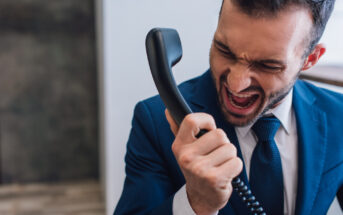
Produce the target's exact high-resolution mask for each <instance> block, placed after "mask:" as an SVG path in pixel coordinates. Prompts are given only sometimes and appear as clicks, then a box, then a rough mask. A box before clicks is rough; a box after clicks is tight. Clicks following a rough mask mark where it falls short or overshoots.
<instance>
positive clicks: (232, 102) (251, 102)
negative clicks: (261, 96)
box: [227, 90, 257, 109]
mask: <svg viewBox="0 0 343 215" xmlns="http://www.w3.org/2000/svg"><path fill="white" fill-rule="evenodd" d="M227 92H228V97H229V101H230V103H231V104H232V105H233V106H234V107H236V108H238V109H245V108H247V107H249V106H250V105H252V104H253V103H254V102H255V101H256V100H257V99H251V100H250V101H249V103H248V104H247V105H245V106H239V105H237V104H236V103H235V102H234V101H233V100H232V96H230V94H232V95H234V96H237V97H239V98H248V97H253V96H254V95H237V94H234V93H232V92H230V91H229V90H227Z"/></svg>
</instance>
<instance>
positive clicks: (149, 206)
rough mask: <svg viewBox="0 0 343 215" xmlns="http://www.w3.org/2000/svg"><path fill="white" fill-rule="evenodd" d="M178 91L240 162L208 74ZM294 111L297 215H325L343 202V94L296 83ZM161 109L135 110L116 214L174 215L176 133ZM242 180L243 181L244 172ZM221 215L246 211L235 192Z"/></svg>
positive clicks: (178, 177) (146, 104)
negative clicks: (225, 140) (224, 136)
mask: <svg viewBox="0 0 343 215" xmlns="http://www.w3.org/2000/svg"><path fill="white" fill-rule="evenodd" d="M180 90H181V92H182V94H183V95H184V97H185V99H186V101H187V102H188V103H189V105H190V107H191V109H192V110H193V111H194V112H206V113H209V114H211V115H212V116H213V117H214V118H215V120H216V123H217V127H219V128H222V129H224V131H225V132H226V133H227V135H228V137H229V139H230V141H231V142H232V143H233V144H235V145H236V147H237V149H238V155H239V156H240V157H241V158H242V155H241V152H240V149H239V144H238V140H237V137H236V134H235V130H234V127H233V126H231V125H230V124H228V123H227V122H226V121H225V120H224V117H223V116H222V115H221V112H220V109H219V107H218V105H217V104H218V103H217V99H216V97H217V96H216V90H215V87H214V84H213V81H212V78H211V75H210V72H209V71H207V72H206V73H205V74H203V75H202V76H200V77H198V78H195V79H192V80H190V81H187V82H185V83H183V84H181V85H180ZM293 108H294V110H295V113H296V121H297V130H298V138H299V140H298V142H299V143H298V145H299V146H298V157H299V163H298V167H299V168H298V169H299V171H298V191H297V197H296V209H295V214H301V215H305V214H308V215H310V214H311V215H314V214H325V213H326V212H327V210H328V209H329V207H330V205H331V203H332V201H333V199H334V198H335V196H336V195H337V196H338V197H339V201H340V204H341V205H342V204H343V95H341V94H338V93H334V92H331V91H328V90H325V89H321V88H318V87H315V86H313V85H311V84H309V83H306V82H303V81H297V82H296V84H295V86H294V90H293ZM164 110H165V106H164V105H163V103H162V101H161V99H160V97H159V96H155V97H152V98H150V99H147V100H145V101H142V102H139V103H138V104H137V106H136V107H135V111H134V117H133V120H132V130H131V133H130V137H129V140H128V144H127V154H126V157H125V161H126V179H125V184H124V190H123V193H122V196H121V198H120V201H119V202H118V205H117V207H116V210H115V212H114V214H118V215H119V214H120V215H121V214H129V215H131V214H159V215H168V214H172V203H173V197H174V194H175V193H176V192H177V191H178V190H179V189H180V188H181V186H183V185H184V184H185V179H184V177H183V175H182V173H181V171H180V169H179V166H178V164H177V162H176V160H175V157H174V155H173V153H172V151H171V145H172V143H173V139H174V135H173V134H172V133H171V131H170V128H169V124H168V122H167V121H166V118H165V115H164ZM240 177H241V178H242V179H244V180H245V181H246V182H247V176H246V173H245V169H244V171H242V173H241V174H240ZM339 190H340V191H339ZM219 214H230V215H231V214H236V215H238V214H249V213H248V211H247V208H246V207H245V205H244V204H243V203H242V202H241V200H240V199H239V198H238V195H237V194H236V193H235V192H233V194H232V196H231V198H230V200H229V202H228V204H227V205H226V206H225V207H224V208H223V209H222V210H220V212H219Z"/></svg>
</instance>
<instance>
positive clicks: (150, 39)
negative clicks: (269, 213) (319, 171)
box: [145, 28, 266, 215]
mask: <svg viewBox="0 0 343 215" xmlns="http://www.w3.org/2000/svg"><path fill="white" fill-rule="evenodd" d="M145 45H146V52H147V55H148V61H149V65H150V70H151V74H152V77H153V79H154V82H155V85H156V87H157V90H158V92H159V94H160V96H161V99H162V101H163V102H164V104H165V106H166V107H167V109H168V111H169V112H170V114H171V116H172V117H173V119H174V120H175V122H176V123H177V124H178V125H180V124H181V122H182V120H183V119H184V117H185V116H186V115H187V114H190V113H192V110H191V109H190V107H189V106H188V104H187V103H186V101H185V99H184V98H183V96H182V95H181V93H180V91H179V89H178V87H177V86H176V83H175V80H174V76H173V74H172V67H173V66H174V65H175V64H177V63H178V62H179V61H180V60H181V57H182V46H181V41H180V38H179V34H178V33H177V31H176V30H174V29H169V28H154V29H152V30H151V31H150V32H149V33H148V35H147V37H146V41H145ZM206 132H207V131H206V130H201V131H200V132H199V134H198V135H197V138H199V137H201V136H202V135H203V134H205V133H206ZM232 187H233V189H234V190H235V191H236V192H238V195H239V196H240V197H241V199H242V201H243V202H245V203H246V206H247V207H248V208H249V209H250V211H251V213H252V214H256V215H262V214H263V215H265V214H266V213H265V212H264V211H263V208H262V206H261V205H260V203H259V202H258V201H256V199H255V196H254V195H253V194H252V193H251V191H250V189H248V187H247V186H246V185H245V184H244V182H243V181H242V180H241V179H240V178H239V177H236V178H234V179H233V180H232Z"/></svg>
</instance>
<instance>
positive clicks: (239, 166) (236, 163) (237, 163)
mask: <svg viewBox="0 0 343 215" xmlns="http://www.w3.org/2000/svg"><path fill="white" fill-rule="evenodd" d="M233 162H234V166H235V167H236V169H237V171H238V172H241V171H242V169H243V162H242V160H241V159H240V158H239V157H235V158H233Z"/></svg>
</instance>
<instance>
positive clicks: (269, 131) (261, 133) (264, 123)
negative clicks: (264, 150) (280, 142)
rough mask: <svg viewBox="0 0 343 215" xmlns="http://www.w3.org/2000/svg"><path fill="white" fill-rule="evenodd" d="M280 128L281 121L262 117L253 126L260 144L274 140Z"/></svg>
mask: <svg viewBox="0 0 343 215" xmlns="http://www.w3.org/2000/svg"><path fill="white" fill-rule="evenodd" d="M279 127H280V121H279V120H278V119H277V118H275V117H262V118H260V119H259V120H257V122H256V123H255V124H254V125H253V127H252V129H253V131H254V132H255V134H256V136H257V138H258V141H259V142H265V141H270V140H274V136H275V134H276V132H277V130H278V129H279Z"/></svg>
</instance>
